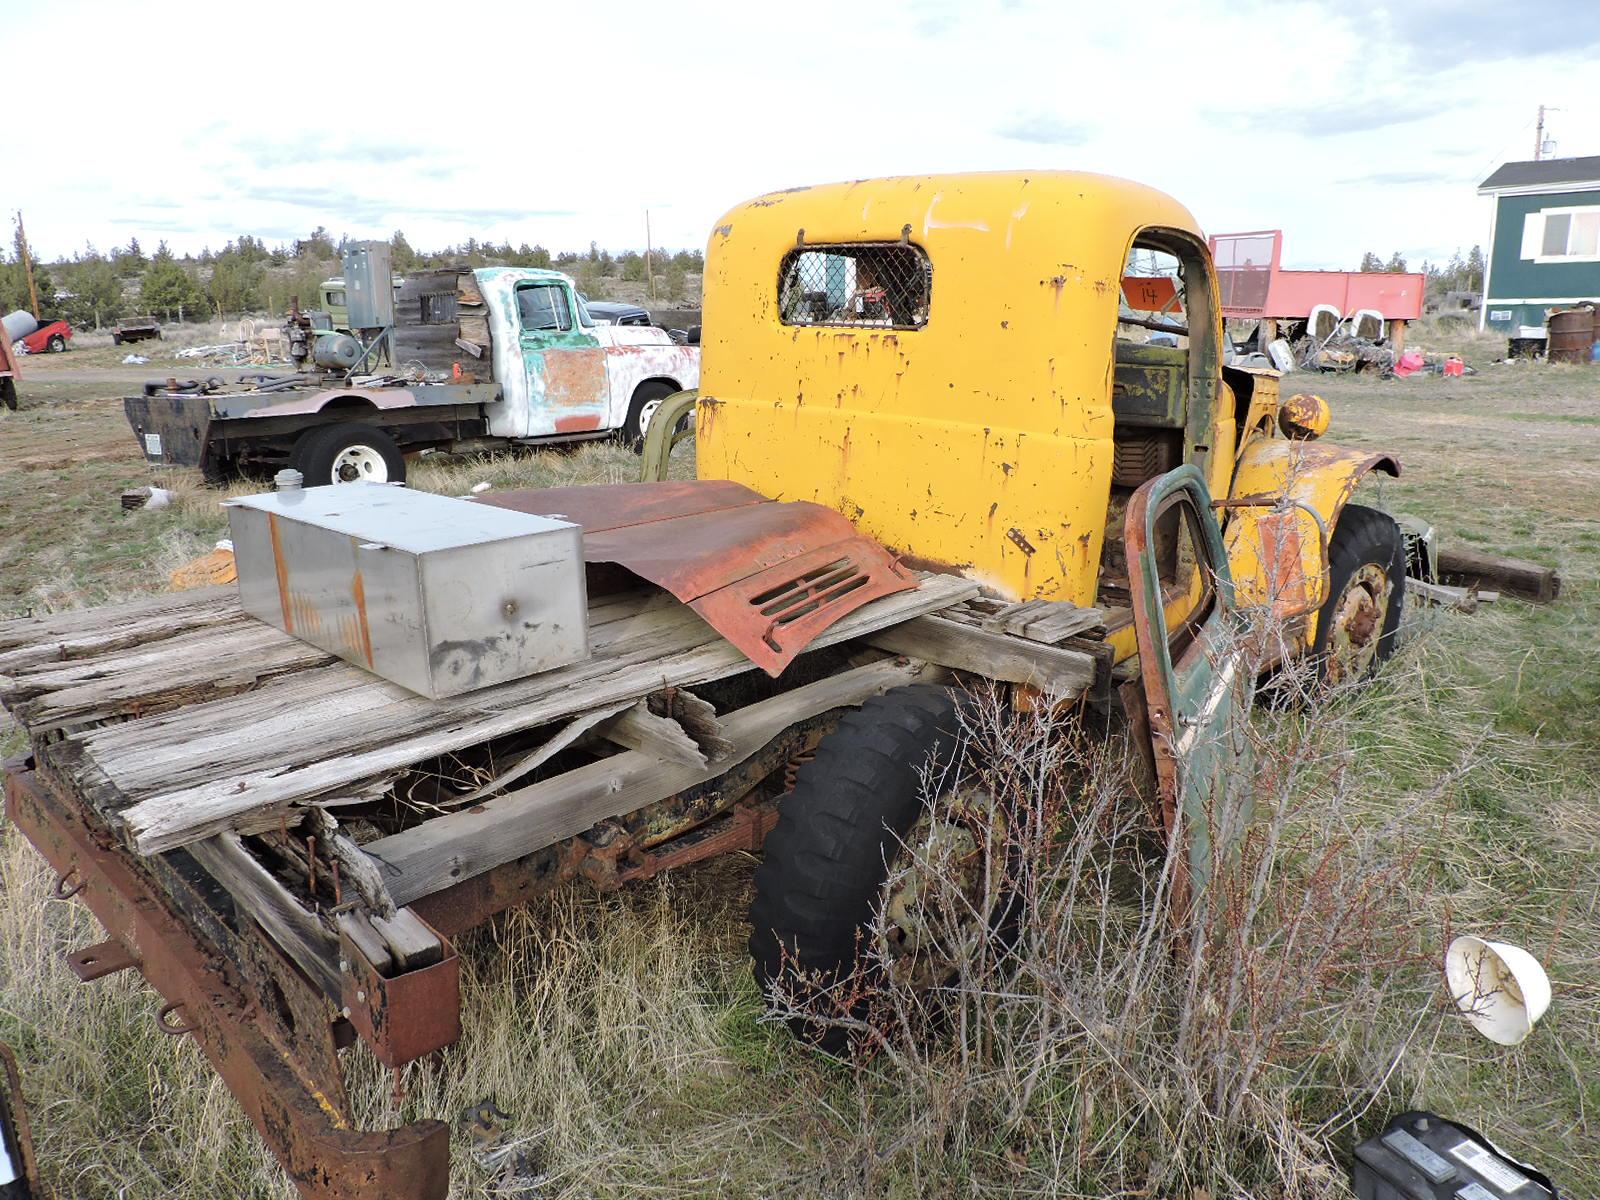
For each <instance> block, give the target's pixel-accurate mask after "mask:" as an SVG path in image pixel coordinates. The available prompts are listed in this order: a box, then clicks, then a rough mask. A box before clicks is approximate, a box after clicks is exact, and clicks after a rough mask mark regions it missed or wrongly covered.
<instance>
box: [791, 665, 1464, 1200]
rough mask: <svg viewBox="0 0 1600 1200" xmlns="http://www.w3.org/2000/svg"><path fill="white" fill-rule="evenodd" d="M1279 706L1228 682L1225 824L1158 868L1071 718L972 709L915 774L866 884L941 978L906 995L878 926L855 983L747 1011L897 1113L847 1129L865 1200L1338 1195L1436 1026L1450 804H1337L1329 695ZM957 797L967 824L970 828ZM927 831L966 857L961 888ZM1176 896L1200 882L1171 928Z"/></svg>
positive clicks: (1333, 703)
mask: <svg viewBox="0 0 1600 1200" xmlns="http://www.w3.org/2000/svg"><path fill="white" fill-rule="evenodd" d="M1289 682H1290V684H1291V686H1294V687H1297V688H1300V689H1301V690H1302V693H1303V694H1302V703H1301V704H1299V705H1298V706H1293V707H1287V708H1285V707H1283V706H1281V705H1279V706H1276V707H1274V708H1273V709H1271V710H1268V709H1266V708H1264V707H1259V706H1252V704H1251V701H1252V699H1253V692H1254V687H1253V685H1252V684H1250V683H1248V682H1245V683H1243V684H1241V689H1242V691H1243V692H1244V693H1245V694H1243V695H1241V696H1240V700H1241V704H1242V708H1241V712H1242V713H1243V714H1244V716H1243V718H1242V719H1240V720H1238V721H1236V722H1233V723H1232V725H1231V726H1230V727H1229V728H1228V729H1226V730H1224V731H1223V732H1222V734H1221V736H1224V737H1229V738H1233V739H1236V740H1237V742H1238V743H1239V745H1240V746H1241V747H1242V748H1243V751H1244V752H1243V753H1242V754H1240V755H1239V758H1238V762H1239V769H1238V770H1236V771H1235V772H1234V774H1233V777H1232V779H1231V784H1230V786H1229V787H1228V788H1227V789H1226V799H1225V800H1224V801H1222V802H1221V807H1222V808H1224V809H1225V811H1220V810H1213V809H1211V808H1208V809H1207V810H1206V811H1205V812H1204V813H1203V814H1198V815H1194V816H1193V817H1192V819H1191V820H1189V821H1188V822H1187V824H1185V822H1184V821H1183V820H1182V819H1180V822H1179V826H1178V830H1177V836H1176V837H1175V838H1174V839H1172V841H1171V842H1170V845H1169V844H1168V843H1167V839H1166V838H1165V836H1164V834H1163V832H1162V830H1161V829H1160V827H1159V817H1158V816H1157V815H1155V814H1153V813H1152V811H1151V806H1150V805H1149V804H1148V803H1147V802H1141V801H1140V800H1139V799H1138V798H1136V796H1135V791H1136V789H1135V787H1134V780H1133V778H1132V777H1131V775H1130V768H1129V764H1130V763H1131V762H1132V761H1133V757H1132V755H1131V754H1130V752H1129V746H1128V745H1127V743H1126V742H1125V741H1124V740H1123V739H1121V738H1120V737H1111V738H1110V739H1107V738H1106V737H1105V736H1103V735H1092V734H1090V733H1089V732H1087V731H1086V728H1085V722H1084V720H1083V719H1082V718H1081V716H1080V714H1079V712H1078V711H1077V710H1076V709H1074V710H1070V711H1067V712H1052V711H1050V710H1049V709H1048V708H1045V707H1042V706H1041V707H1039V708H1036V709H1035V710H1033V711H1031V712H1019V711H1016V710H1014V709H1012V708H1010V707H1009V706H1007V705H1006V704H1004V703H1003V702H1002V701H1001V700H1000V699H999V698H998V697H997V696H995V695H989V696H984V697H980V698H978V701H977V702H976V703H975V704H974V705H973V706H972V707H971V708H970V709H969V711H968V713H967V715H966V717H965V718H964V725H965V730H964V739H965V741H966V750H967V752H966V753H964V754H961V755H958V757H957V761H955V762H952V763H946V764H934V765H933V766H932V767H930V769H929V771H928V773H927V776H926V779H925V795H926V796H928V797H931V799H930V800H929V802H928V803H929V805H930V817H931V821H925V822H923V823H920V824H919V825H918V826H917V828H916V830H914V831H913V837H912V839H911V840H909V841H908V842H906V843H902V847H901V851H900V853H899V855H898V856H897V858H896V859H895V861H894V862H893V863H892V864H891V865H890V877H889V887H890V889H894V888H895V887H896V886H898V885H900V884H902V883H903V882H904V881H905V880H906V879H907V878H909V877H913V876H914V877H915V879H916V881H917V886H918V888H919V902H918V904H917V918H918V920H919V921H921V922H922V927H923V929H924V930H925V933H924V936H923V938H922V944H923V945H924V946H925V947H927V948H928V953H929V954H930V955H933V956H935V957H937V958H939V959H940V960H941V961H945V962H948V964H949V966H950V967H951V968H952V969H953V971H954V975H953V977H949V976H948V975H947V976H946V981H945V982H943V983H940V984H938V985H936V986H932V987H915V986H911V985H910V984H909V983H908V982H907V981H906V975H907V972H905V971H904V969H903V967H904V962H903V958H902V959H901V960H900V962H899V966H900V967H901V968H902V969H901V970H899V971H898V972H897V971H896V970H895V967H896V962H895V961H892V960H891V957H890V955H888V954H887V953H886V950H885V947H886V946H888V945H889V941H888V937H887V934H888V931H887V930H886V929H885V927H884V918H883V917H882V916H881V915H880V917H879V920H878V923H877V926H876V927H875V928H873V929H872V930H871V931H870V932H869V933H868V935H867V936H865V937H863V939H862V941H863V946H862V950H863V956H862V965H861V967H860V968H859V969H858V971H857V972H856V973H855V974H854V975H852V976H851V977H850V978H848V979H842V980H831V981H830V980H818V979H810V980H802V981H799V982H798V983H797V984H795V985H792V986H788V987H784V988H781V989H779V991H780V993H781V994H777V995H774V996H773V997H771V999H772V1000H773V1002H774V1011H775V1014H776V1015H777V1016H778V1017H783V1018H793V1017H809V1018H810V1019H812V1020H814V1021H818V1022H821V1023H824V1024H828V1025H833V1026H840V1025H842V1026H844V1027H846V1028H848V1029H849V1030H851V1031H852V1033H853V1035H854V1039H855V1042H856V1044H857V1045H859V1046H864V1047H866V1048H868V1049H869V1050H871V1051H874V1052H875V1053H871V1054H867V1055H862V1056H858V1057H857V1058H856V1059H855V1060H854V1062H853V1064H852V1070H853V1071H854V1072H855V1075H856V1081H857V1085H858V1087H859V1088H860V1089H861V1090H862V1094H863V1103H862V1107H863V1111H875V1112H877V1113H878V1115H879V1116H880V1117H881V1116H882V1115H883V1111H882V1110H883V1107H884V1105H885V1104H891V1105H894V1106H897V1107H898V1108H899V1109H901V1110H902V1111H900V1112H898V1113H897V1114H896V1116H897V1119H896V1120H893V1121H891V1122H884V1123H882V1124H885V1125H887V1126H889V1127H892V1128H894V1129H895V1130H896V1131H897V1136H896V1138H895V1140H894V1141H893V1142H891V1143H889V1144H887V1145H885V1144H883V1143H882V1141H881V1135H873V1134H870V1133H869V1132H868V1130H869V1129H870V1128H871V1126H867V1125H864V1126H863V1133H862V1138H863V1141H862V1145H861V1147H860V1149H861V1157H860V1159H859V1160H858V1162H857V1164H856V1166H857V1167H858V1168H859V1171H860V1176H859V1183H860V1184H861V1185H863V1186H864V1189H865V1190H866V1191H867V1192H868V1193H869V1194H870V1193H871V1190H872V1188H871V1179H872V1177H873V1175H874V1174H875V1173H881V1174H883V1175H885V1176H886V1177H887V1176H891V1175H892V1176H893V1177H896V1178H901V1179H903V1178H905V1177H906V1175H907V1173H908V1172H909V1173H910V1174H911V1175H912V1176H913V1177H915V1176H918V1175H919V1174H924V1173H925V1177H926V1178H928V1179H929V1180H934V1179H939V1178H941V1175H940V1167H939V1165H938V1164H941V1163H942V1164H951V1163H957V1162H959V1163H962V1164H964V1167H963V1169H964V1170H966V1171H971V1172H975V1173H976V1174H977V1175H979V1176H984V1177H986V1176H988V1175H989V1174H990V1173H991V1172H993V1173H994V1176H995V1177H994V1178H993V1179H989V1180H988V1182H990V1183H998V1182H1000V1181H1004V1183H1005V1186H1006V1187H1007V1188H1009V1189H1013V1190H1016V1191H1019V1192H1023V1193H1028V1192H1037V1193H1040V1194H1058V1193H1070V1194H1089V1195H1109V1194H1114V1193H1115V1194H1127V1193H1129V1192H1132V1193H1133V1194H1152V1195H1182V1194H1187V1193H1188V1191H1189V1189H1208V1190H1211V1191H1212V1192H1213V1193H1220V1194H1228V1195H1272V1196H1288V1197H1309V1196H1322V1195H1329V1194H1345V1193H1344V1192H1343V1184H1342V1182H1341V1180H1342V1177H1343V1170H1342V1168H1341V1167H1340V1166H1339V1165H1338V1164H1337V1162H1336V1161H1335V1157H1336V1154H1337V1147H1338V1146H1340V1145H1345V1146H1348V1144H1349V1141H1350V1136H1349V1135H1350V1131H1351V1128H1352V1126H1353V1125H1354V1124H1356V1123H1357V1122H1359V1121H1360V1120H1361V1118H1362V1117H1363V1115H1364V1114H1365V1113H1366V1112H1367V1110H1368V1109H1369V1107H1371V1106H1373V1105H1374V1104H1375V1103H1377V1102H1378V1101H1379V1100H1380V1099H1383V1098H1388V1099H1396V1098H1398V1097H1400V1096H1401V1094H1402V1093H1403V1092H1404V1085H1405V1078H1404V1077H1405V1075H1406V1071H1405V1070H1404V1051H1405V1049H1406V1047H1407V1046H1408V1044H1409V1043H1410V1042H1411V1040H1412V1039H1413V1037H1415V1035H1416V1033H1417V1031H1418V1029H1419V1028H1420V1027H1421V1026H1422V1024H1423V1022H1424V1020H1425V1019H1426V1018H1427V1017H1428V1016H1429V1015H1430V1014H1436V1013H1437V1012H1438V1001H1439V998H1440V994H1439V991H1438V982H1437V981H1438V975H1437V972H1436V968H1435V963H1434V957H1433V955H1432V953H1430V951H1429V949H1428V948H1429V947H1434V946H1436V945H1437V938H1436V937H1435V936H1434V932H1435V931H1432V930H1430V929H1429V928H1428V927H1427V919H1426V918H1425V917H1424V916H1423V913H1424V906H1423V905H1422V904H1421V903H1420V902H1419V899H1418V895H1417V892H1416V888H1417V886H1418V883H1417V877H1418V867H1419V863H1418V847H1419V846H1420V845H1422V844H1423V842H1424V839H1426V838H1427V837H1428V836H1429V833H1430V830H1432V829H1433V828H1435V827H1436V826H1437V824H1438V822H1439V820H1441V819H1442V818H1441V816H1440V813H1441V812H1442V810H1443V805H1442V804H1439V803H1436V800H1437V796H1438V794H1439V793H1440V792H1441V791H1442V790H1443V789H1444V788H1445V787H1446V786H1447V784H1448V780H1447V779H1444V780H1441V781H1440V782H1439V783H1438V785H1437V787H1436V788H1435V789H1434V790H1433V791H1431V792H1430V793H1429V794H1428V795H1421V796H1413V797H1409V798H1406V799H1404V800H1398V799H1396V798H1393V797H1380V798H1374V797H1371V796H1368V795H1363V794H1360V792H1359V789H1358V786H1357V784H1356V783H1355V781H1354V779H1355V777H1354V775H1353V773H1352V772H1351V771H1350V770H1349V769H1348V768H1349V767H1350V765H1351V763H1352V761H1353V760H1352V758H1351V755H1352V753H1353V751H1352V750H1351V749H1350V745H1351V741H1350V738H1349V736H1348V734H1349V730H1348V729H1346V728H1345V725H1346V724H1347V723H1348V720H1349V718H1348V717H1347V716H1346V715H1345V714H1344V711H1343V709H1344V707H1345V706H1346V703H1347V701H1346V698H1345V696H1344V694H1343V693H1342V692H1340V691H1335V692H1331V693H1326V692H1325V693H1316V692H1314V691H1313V689H1311V687H1310V686H1309V685H1308V684H1307V683H1306V682H1305V680H1304V679H1303V678H1298V677H1293V676H1291V678H1290V680H1289ZM1279 685H1280V687H1281V685H1282V681H1281V680H1280V681H1279ZM1452 778H1453V776H1452ZM974 794H982V795H986V796H987V797H989V798H991V800H992V809H991V810H989V811H988V813H987V814H986V815H984V816H982V817H981V818H976V819H975V817H974V812H973V805H972V803H971V797H972V796H973V795H974ZM953 797H963V798H964V799H952V798H953ZM940 825H945V826H950V825H958V826H964V827H965V828H966V829H968V830H969V832H970V834H971V836H970V838H969V839H968V840H967V841H966V842H965V843H963V844H965V845H968V846H970V845H972V844H976V845H978V846H980V847H981V855H982V867H981V878H982V879H983V881H984V882H983V885H982V886H974V878H975V876H974V873H973V870H972V864H971V863H970V862H967V863H961V862H957V861H955V860H954V859H953V858H952V856H951V854H950V852H949V850H948V847H949V845H950V839H948V838H940V837H937V836H935V835H933V834H932V833H930V832H929V831H930V830H934V829H937V828H938V827H939V826H940ZM1230 831H1231V832H1230ZM1195 844H1201V845H1204V846H1207V847H1209V849H1208V850H1206V851H1204V852H1201V853H1199V854H1198V856H1197V857H1195V858H1192V859H1191V858H1190V853H1191V852H1190V849H1189V847H1190V846H1191V845H1195ZM1190 873H1193V874H1194V875H1195V877H1196V878H1197V879H1199V878H1200V877H1202V876H1204V875H1209V883H1208V885H1207V886H1204V887H1203V888H1199V887H1197V888H1196V889H1195V891H1194V894H1193V896H1192V898H1191V900H1190V901H1189V903H1188V904H1187V916H1186V919H1184V920H1183V921H1182V922H1181V927H1180V926H1179V924H1177V923H1175V921H1174V919H1173V916H1174V911H1175V892H1176V893H1177V896H1176V899H1177V900H1178V901H1179V907H1182V905H1181V897H1182V894H1183V885H1182V883H1181V881H1182V880H1183V879H1184V877H1185V876H1186V875H1188V874H1190ZM995 881H999V883H1000V885H1001V886H998V887H996V886H993V884H994V883H995ZM974 929H977V930H979V931H987V932H988V935H987V936H978V937H974V936H973V935H972V931H973V930H974ZM927 977H928V972H926V971H924V972H922V973H921V978H922V981H923V982H926V979H927ZM869 1096H870V1099H869V1098H868V1097H869ZM886 1097H890V1098H892V1099H889V1100H886V1099H885V1098H886ZM857 1182H858V1180H857V1179H852V1180H851V1183H852V1186H854V1185H856V1184H857Z"/></svg>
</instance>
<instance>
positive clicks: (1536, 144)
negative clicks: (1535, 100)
mask: <svg viewBox="0 0 1600 1200" xmlns="http://www.w3.org/2000/svg"><path fill="white" fill-rule="evenodd" d="M1560 111H1561V110H1560V109H1559V108H1549V107H1547V106H1545V105H1543V104H1541V105H1539V127H1538V129H1537V130H1536V131H1535V132H1534V135H1533V161H1534V162H1541V161H1543V159H1544V155H1545V149H1546V148H1547V147H1548V148H1549V149H1551V150H1554V149H1555V145H1556V144H1555V143H1554V142H1547V141H1545V140H1544V115H1545V113H1547V112H1560Z"/></svg>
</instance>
